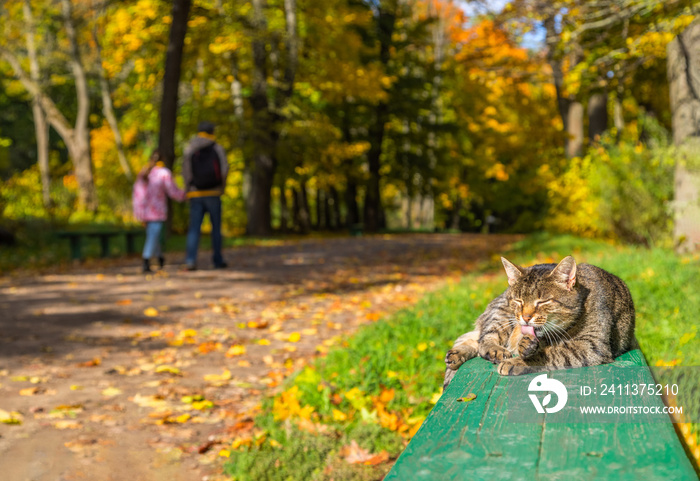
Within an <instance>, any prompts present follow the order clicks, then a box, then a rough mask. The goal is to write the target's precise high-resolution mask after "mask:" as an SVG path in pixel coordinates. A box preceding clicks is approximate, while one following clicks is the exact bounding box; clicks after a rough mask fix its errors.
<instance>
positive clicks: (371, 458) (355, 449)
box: [339, 439, 389, 466]
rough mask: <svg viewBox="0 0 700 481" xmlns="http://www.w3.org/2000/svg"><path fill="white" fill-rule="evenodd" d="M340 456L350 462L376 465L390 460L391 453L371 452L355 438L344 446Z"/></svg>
mask: <svg viewBox="0 0 700 481" xmlns="http://www.w3.org/2000/svg"><path fill="white" fill-rule="evenodd" d="M339 454H340V456H341V457H342V458H343V459H344V460H345V461H346V462H347V463H350V464H366V465H369V466H376V465H378V464H381V463H383V462H386V461H388V460H389V453H388V452H386V451H382V452H381V453H378V454H371V453H370V452H369V451H368V450H366V449H363V448H361V447H360V446H359V445H358V444H357V441H355V440H354V439H353V440H352V441H351V442H350V444H349V445H347V446H343V447H342V448H341V450H340V453H339Z"/></svg>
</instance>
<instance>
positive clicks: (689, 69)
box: [667, 20, 700, 252]
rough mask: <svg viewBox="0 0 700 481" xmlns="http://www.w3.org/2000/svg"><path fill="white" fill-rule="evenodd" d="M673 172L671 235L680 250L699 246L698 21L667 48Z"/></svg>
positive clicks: (699, 77)
mask: <svg viewBox="0 0 700 481" xmlns="http://www.w3.org/2000/svg"><path fill="white" fill-rule="evenodd" d="M667 52H668V79H669V87H670V94H671V110H672V112H673V140H674V143H675V144H676V145H677V146H678V147H679V159H678V161H677V163H676V172H675V202H674V204H675V205H674V207H675V226H674V237H675V239H676V242H677V244H678V249H679V250H680V251H682V252H687V251H697V250H698V249H700V154H699V153H698V152H700V21H697V20H696V21H695V22H693V23H692V24H690V26H688V28H687V29H686V30H685V31H684V32H683V33H681V34H680V35H678V36H677V37H676V38H675V39H674V40H673V41H672V42H671V43H670V44H669V45H668V47H667Z"/></svg>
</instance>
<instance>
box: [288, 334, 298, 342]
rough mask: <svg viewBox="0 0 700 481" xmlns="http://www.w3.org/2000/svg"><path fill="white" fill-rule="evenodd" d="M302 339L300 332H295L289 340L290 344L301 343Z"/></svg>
mask: <svg viewBox="0 0 700 481" xmlns="http://www.w3.org/2000/svg"><path fill="white" fill-rule="evenodd" d="M300 339H301V334H299V333H298V332H293V333H291V334H290V335H289V338H288V339H287V340H288V341H289V342H299V340H300Z"/></svg>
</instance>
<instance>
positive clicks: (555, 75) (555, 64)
mask: <svg viewBox="0 0 700 481" xmlns="http://www.w3.org/2000/svg"><path fill="white" fill-rule="evenodd" d="M544 26H545V31H546V36H545V39H546V40H545V42H546V44H547V63H549V66H550V67H551V69H552V81H553V83H554V90H555V92H556V95H557V109H558V111H559V116H560V117H561V121H562V125H563V127H564V132H568V131H569V105H570V104H571V100H570V99H568V98H566V97H565V96H564V72H563V69H562V65H561V60H560V59H559V58H558V57H557V55H556V53H555V49H556V46H557V44H558V43H559V40H560V39H559V34H558V33H557V31H556V28H555V16H554V15H550V16H549V17H547V18H546V19H545V21H544ZM567 144H568V142H567Z"/></svg>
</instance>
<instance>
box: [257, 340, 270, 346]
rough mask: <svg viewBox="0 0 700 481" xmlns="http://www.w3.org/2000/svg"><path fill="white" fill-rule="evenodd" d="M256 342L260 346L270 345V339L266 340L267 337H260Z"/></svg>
mask: <svg viewBox="0 0 700 481" xmlns="http://www.w3.org/2000/svg"><path fill="white" fill-rule="evenodd" d="M258 344H259V345H261V346H269V345H270V341H269V340H267V339H260V340H259V341H258Z"/></svg>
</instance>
